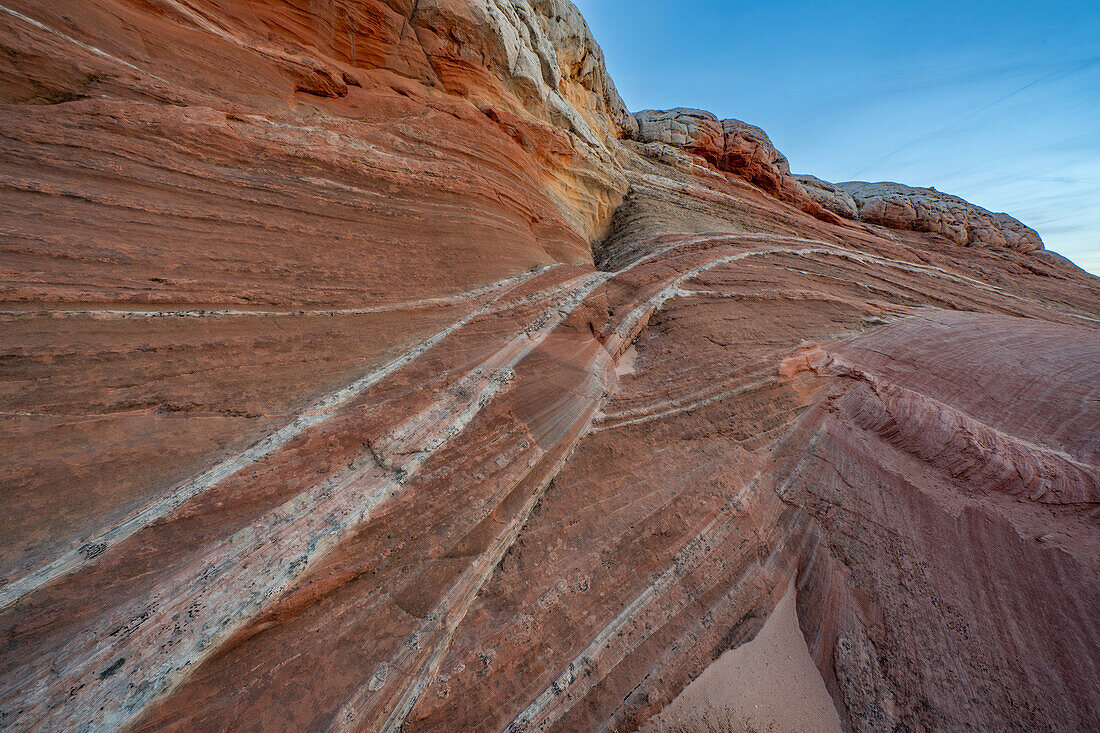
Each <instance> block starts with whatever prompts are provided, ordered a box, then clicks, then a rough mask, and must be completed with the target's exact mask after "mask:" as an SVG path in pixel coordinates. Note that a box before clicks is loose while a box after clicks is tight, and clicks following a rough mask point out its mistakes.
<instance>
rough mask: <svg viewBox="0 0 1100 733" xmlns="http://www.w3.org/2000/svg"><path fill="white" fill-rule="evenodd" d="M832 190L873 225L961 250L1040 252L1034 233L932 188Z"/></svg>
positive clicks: (855, 185)
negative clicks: (927, 236) (942, 240)
mask: <svg viewBox="0 0 1100 733" xmlns="http://www.w3.org/2000/svg"><path fill="white" fill-rule="evenodd" d="M836 188H837V189H839V190H840V191H842V192H844V193H846V194H848V196H850V197H851V198H852V200H854V201H855V204H856V207H857V208H858V209H859V218H860V219H862V220H863V221H867V222H871V223H872V224H881V225H882V226H886V227H890V228H892V229H909V230H911V231H914V232H932V233H934V234H939V235H940V236H943V237H946V238H947V239H949V240H951V241H952V242H954V243H955V244H962V245H965V246H979V247H986V246H990V245H993V246H998V247H1011V248H1012V249H1018V250H1020V251H1021V252H1031V251H1034V250H1037V249H1042V248H1043V241H1042V240H1041V239H1040V238H1039V234H1038V232H1036V231H1035V230H1034V229H1032V228H1031V227H1028V226H1025V225H1023V224H1021V223H1020V222H1019V221H1017V220H1016V219H1014V218H1012V217H1011V216H1009V215H1008V214H994V213H993V212H992V211H987V210H986V209H983V208H982V207H980V206H975V205H974V204H972V203H969V202H967V201H964V200H963V199H961V198H959V197H958V196H952V195H950V194H946V193H941V192H939V191H937V190H936V189H934V188H913V187H912V186H903V185H902V184H900V183H864V182H862V181H852V182H849V183H838V184H837V185H836ZM841 205H843V204H841ZM828 208H832V207H828ZM834 210H835V209H834Z"/></svg>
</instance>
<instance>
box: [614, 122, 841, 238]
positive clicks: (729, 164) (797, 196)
mask: <svg viewBox="0 0 1100 733" xmlns="http://www.w3.org/2000/svg"><path fill="white" fill-rule="evenodd" d="M635 117H636V118H637V120H638V133H637V139H638V140H639V141H640V142H643V143H664V144H666V145H671V146H674V147H677V148H682V149H684V150H686V151H687V152H689V153H691V154H692V155H698V156H700V157H702V158H704V159H705V160H707V161H708V162H709V163H711V164H712V165H714V166H715V167H716V168H717V169H718V170H720V171H724V172H727V173H732V174H734V175H735V176H737V177H739V178H741V179H743V180H746V181H748V182H749V183H751V184H753V185H754V186H757V187H758V188H760V189H761V190H763V191H765V192H767V193H768V194H769V195H771V196H774V197H775V198H777V199H779V200H781V201H785V202H787V203H788V204H791V205H792V206H794V207H796V208H798V209H801V210H802V211H805V212H806V213H808V214H812V215H814V216H816V217H818V218H820V219H824V220H825V221H832V222H834V223H835V222H836V218H835V217H834V216H833V214H832V213H831V212H830V211H828V210H826V209H825V208H823V207H822V206H820V205H819V204H818V203H817V202H816V201H815V200H814V199H813V198H812V197H810V196H809V195H808V194H807V193H806V190H805V189H804V188H803V187H802V185H801V184H800V183H799V182H798V181H797V180H795V178H794V177H793V176H791V168H790V165H789V164H788V162H787V158H786V157H785V156H784V155H783V154H782V153H780V152H779V151H778V150H776V149H775V146H774V145H772V142H771V139H770V138H769V137H768V135H767V133H765V132H764V131H763V130H761V129H760V128H759V127H756V126H754V125H750V124H748V123H745V122H741V121H740V120H721V121H719V120H718V118H717V117H715V116H714V115H713V114H711V113H710V112H704V111H702V110H697V109H686V108H683V107H681V108H677V109H671V110H663V111H659V110H645V111H643V112H639V113H637V114H636V115H635Z"/></svg>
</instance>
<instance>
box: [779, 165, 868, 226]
mask: <svg viewBox="0 0 1100 733" xmlns="http://www.w3.org/2000/svg"><path fill="white" fill-rule="evenodd" d="M794 178H795V180H796V181H798V182H799V183H801V184H802V187H803V188H804V189H806V194H807V195H808V196H809V197H810V198H812V199H813V200H814V201H816V202H817V203H819V204H821V205H822V206H823V207H825V208H826V209H828V210H829V211H831V212H833V213H834V214H837V215H838V216H843V217H844V218H845V219H858V218H859V205H858V204H857V203H856V200H855V199H854V198H852V195H851V194H850V193H848V192H847V191H845V190H844V189H843V188H841V187H840V186H837V185H834V184H832V183H829V182H828V181H823V180H821V179H820V178H817V177H816V176H809V175H805V174H795V177H794Z"/></svg>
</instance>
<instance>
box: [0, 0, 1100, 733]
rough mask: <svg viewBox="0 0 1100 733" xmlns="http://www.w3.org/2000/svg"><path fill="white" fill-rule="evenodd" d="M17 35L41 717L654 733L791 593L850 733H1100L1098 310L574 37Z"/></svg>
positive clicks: (387, 13)
mask: <svg viewBox="0 0 1100 733" xmlns="http://www.w3.org/2000/svg"><path fill="white" fill-rule="evenodd" d="M2 1H3V5H2V6H0V39H2V42H3V44H4V46H5V48H6V51H7V53H6V55H5V56H4V59H5V60H3V61H0V64H2V67H0V68H2V70H3V71H2V74H0V94H2V97H3V102H4V104H3V105H2V106H0V115H2V116H3V125H2V127H0V130H2V132H0V141H2V150H3V153H2V155H0V176H2V181H3V186H4V191H3V194H2V195H0V206H2V207H3V209H4V212H5V219H6V222H7V223H6V225H5V227H4V229H3V238H2V240H0V247H2V252H3V257H4V272H5V278H4V281H3V285H2V286H3V291H2V293H3V295H2V297H3V299H4V304H3V312H2V313H0V321H2V323H3V341H2V344H0V345H2V348H3V354H4V359H3V361H2V362H0V364H2V367H0V368H2V370H3V371H2V374H3V382H2V384H3V392H2V394H3V401H4V407H3V413H2V415H0V430H2V431H3V435H4V440H5V445H6V446H7V447H8V450H7V451H5V456H4V459H3V460H4V474H3V475H4V478H3V493H2V497H3V502H4V511H5V515H6V516H7V517H8V518H9V519H8V522H9V524H8V526H9V534H8V541H7V543H6V544H5V548H4V551H3V554H2V555H0V604H2V609H3V610H2V611H0V639H2V642H3V647H2V649H3V651H2V652H0V726H2V727H4V728H6V729H12V730H31V729H76V730H112V729H120V728H126V729H129V730H154V729H156V730H162V729H169V730H225V729H265V730H267V729H270V730H300V729H310V730H313V729H335V730H396V729H398V728H403V729H405V730H441V729H442V730H467V729H469V730H504V729H512V730H546V729H558V730H587V729H614V730H629V729H633V728H635V727H637V726H638V725H640V724H642V723H643V722H644V721H645V720H647V719H648V718H649V717H651V716H652V715H653V714H654V713H655V712H657V711H658V710H660V709H661V707H662V706H663V705H664V704H665V703H667V702H668V701H669V700H671V699H672V698H673V697H674V696H675V695H676V693H677V692H678V691H679V690H680V689H682V688H683V687H684V686H685V685H686V684H687V683H688V682H689V681H690V680H691V679H693V678H694V677H696V676H697V675H698V674H699V673H700V671H701V670H702V669H704V668H705V667H706V666H707V665H708V664H709V663H710V662H711V661H712V660H713V659H715V658H717V657H718V656H719V655H720V654H721V653H722V652H723V651H725V650H726V649H729V648H731V647H732V646H736V645H738V644H740V643H741V642H743V641H745V640H748V639H751V638H752V637H753V636H754V634H755V633H756V631H757V630H758V629H759V628H760V626H761V625H762V624H763V621H764V619H765V618H766V617H767V616H768V614H769V612H770V611H771V609H772V608H773V607H774V606H775V604H776V603H777V602H778V600H779V599H780V597H782V595H783V593H784V592H785V590H786V589H787V588H788V585H789V582H790V581H791V579H792V578H794V580H795V582H796V584H797V586H798V589H799V594H798V605H799V609H798V611H799V622H800V625H801V627H802V630H803V632H804V633H805V635H806V638H807V640H808V641H809V645H810V650H811V653H812V655H813V657H814V660H815V662H816V664H817V667H818V669H819V670H820V671H821V673H822V676H823V679H824V680H825V683H826V686H827V687H828V689H829V692H830V694H831V695H832V697H833V699H834V701H835V703H836V705H837V709H838V711H839V712H840V718H841V720H842V722H843V724H844V725H845V726H847V727H848V728H849V729H851V730H860V731H862V730H868V731H870V730H884V729H891V730H919V729H942V730H958V729H982V730H985V729H997V730H1044V729H1052V730H1065V729H1090V728H1096V727H1097V726H1100V720H1098V719H1097V713H1096V711H1097V710H1098V709H1100V700H1098V699H1097V692H1096V691H1097V690H1098V689H1100V684H1098V682H1100V655H1098V651H1097V650H1098V649H1100V629H1098V626H1097V622H1096V619H1097V618H1100V597H1098V594H1097V591H1096V589H1097V588H1098V587H1100V577H1098V569H1100V568H1098V558H1100V547H1098V538H1100V534H1098V529H1097V518H1098V516H1097V506H1098V502H1100V496H1098V493H1100V470H1098V468H1097V462H1098V460H1100V442H1098V441H1100V438H1098V436H1100V402H1098V399H1097V391H1096V385H1097V384H1098V383H1100V337H1098V336H1097V330H1096V327H1097V323H1098V322H1100V320H1098V319H1100V285H1098V283H1097V281H1096V279H1095V278H1092V277H1091V276H1089V275H1087V274H1085V273H1083V272H1081V271H1080V270H1077V269H1076V268H1073V267H1072V265H1069V264H1068V263H1066V262H1065V261H1064V260H1061V259H1060V258H1058V257H1056V256H1054V255H1052V254H1050V253H1046V252H1043V251H1036V252H1032V253H1028V252H1026V251H1024V250H1027V249H1029V247H1022V246H1017V245H1016V244H1014V243H1013V242H1009V241H1008V240H1007V238H1005V241H1004V242H1000V241H983V242H981V243H983V244H987V245H990V246H983V247H967V248H963V247H960V246H958V244H959V243H960V242H959V239H958V238H957V237H952V236H949V235H947V236H940V235H939V234H937V232H938V231H939V230H937V229H927V228H922V227H920V226H908V225H907V224H905V223H904V222H901V223H899V222H895V221H893V220H890V221H886V220H881V221H880V220H878V219H875V218H874V217H871V216H869V215H868V214H866V213H865V211H866V210H867V203H866V200H865V199H863V198H860V199H856V198H853V199H852V201H853V206H855V208H856V210H857V213H858V214H859V215H860V218H861V219H862V221H861V222H859V223H857V222H854V221H849V220H848V219H846V218H840V217H834V216H832V215H831V214H830V215H828V216H826V215H824V214H823V212H824V211H825V209H823V208H821V206H825V208H832V207H829V206H828V204H827V203H825V202H824V201H823V200H822V197H823V196H824V194H829V193H832V194H834V195H835V192H836V191H841V190H847V189H846V188H845V187H843V186H842V187H840V188H837V187H832V186H831V184H825V183H824V182H820V181H818V182H817V183H812V182H806V180H805V179H803V183H799V182H798V181H797V180H795V178H794V177H792V176H791V175H790V172H789V168H788V167H787V166H786V161H785V159H783V158H782V156H781V155H780V154H779V153H777V152H776V151H775V150H774V148H773V147H771V144H770V142H767V137H766V135H763V132H762V131H758V130H757V129H756V128H751V126H747V125H744V124H743V123H736V121H727V122H726V123H721V124H720V123H718V121H717V120H715V119H713V118H711V117H709V116H707V115H706V114H705V113H693V114H695V117H693V118H692V119H696V118H698V120H699V124H698V125H697V127H705V128H706V130H707V131H709V132H708V134H707V135H706V136H703V137H705V139H703V137H701V133H699V131H698V130H697V129H696V128H694V127H690V126H685V128H684V130H683V131H682V132H683V133H684V134H683V135H679V136H677V134H672V133H673V132H677V131H679V128H676V130H672V127H671V126H670V127H669V130H670V131H671V132H669V134H668V135H664V134H663V133H660V132H659V131H658V132H654V130H655V128H654V125H658V126H659V125H661V124H665V123H666V122H668V120H669V119H672V120H673V121H675V118H676V115H677V114H679V112H682V111H679V112H676V113H675V114H673V115H672V117H669V118H667V119H666V118H665V117H662V116H660V115H657V116H649V117H646V116H645V115H641V116H640V117H639V119H638V120H635V118H634V116H632V115H630V114H629V113H628V112H626V109H625V107H624V106H623V105H622V102H621V100H619V98H618V95H617V93H616V92H615V90H614V85H613V84H612V83H611V80H610V79H609V78H608V76H607V74H606V71H605V69H604V65H603V58H602V54H601V53H600V51H599V48H598V46H597V45H596V44H595V41H594V40H593V39H592V37H591V34H590V33H589V32H588V29H587V27H586V26H585V25H584V23H583V20H582V19H581V18H580V16H579V14H578V13H577V11H576V9H575V8H573V6H572V5H571V4H569V3H567V2H559V1H557V0H511V1H508V2H503V1H501V0H476V1H475V0H419V1H418V2H411V0H408V1H406V0H388V1H386V2H383V1H381V0H336V1H334V2H330V3H317V2H309V3H307V2H304V1H302V2H296V1H294V2H292V1H290V0H287V1H282V0H265V1H264V2H256V3H250V4H247V5H242V4H239V3H225V2H217V1H216V0H204V1H202V2H195V1H192V2H187V1H185V0H162V1H161V2H156V3H145V2H130V1H129V0H125V1H124V0H93V1H92V2H83V3H79V4H78V3H55V4H51V5H49V6H48V7H47V6H43V5H42V4H35V3H29V2H13V0H2ZM639 123H640V124H639ZM712 123H713V124H712ZM734 123H736V124H734ZM665 138H667V139H665ZM731 139H732V140H733V142H732V143H731ZM719 143H720V144H719ZM731 151H732V152H731ZM811 184H812V185H811ZM815 192H816V193H815ZM822 192H824V193H822ZM852 196H853V197H854V196H855V194H854V193H853V194H852ZM810 204H813V205H812V206H811V205H810ZM956 208H957V207H956ZM832 210H833V211H836V209H835V208H833V209H832ZM837 213H838V214H840V215H841V217H848V218H850V213H849V212H848V211H847V209H845V211H843V212H837ZM1013 221H1014V220H1013ZM881 224H888V225H891V226H895V225H896V226H897V227H898V228H896V229H890V228H887V227H884V226H881ZM941 233H942V232H941ZM965 243H966V244H973V243H975V242H971V241H967V242H965ZM1002 245H1008V246H1002Z"/></svg>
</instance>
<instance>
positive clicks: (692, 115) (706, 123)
mask: <svg viewBox="0 0 1100 733" xmlns="http://www.w3.org/2000/svg"><path fill="white" fill-rule="evenodd" d="M634 117H635V118H636V119H637V120H638V132H637V134H636V137H637V139H638V140H640V141H641V142H647V143H648V142H656V143H665V144H666V145H672V146H675V147H678V148H684V149H686V150H688V151H689V152H691V153H693V154H695V155H700V156H702V157H704V158H706V159H707V160H709V161H711V162H712V163H715V164H717V163H718V161H720V160H721V159H722V156H723V155H724V154H725V150H726V134H725V132H724V131H723V130H722V123H721V122H719V121H718V118H717V117H715V116H714V115H713V114H711V113H710V112H704V111H703V110H699V109H685V108H683V107H681V108H678V109H671V110H644V111H642V112H638V113H636V114H635V115H634Z"/></svg>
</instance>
